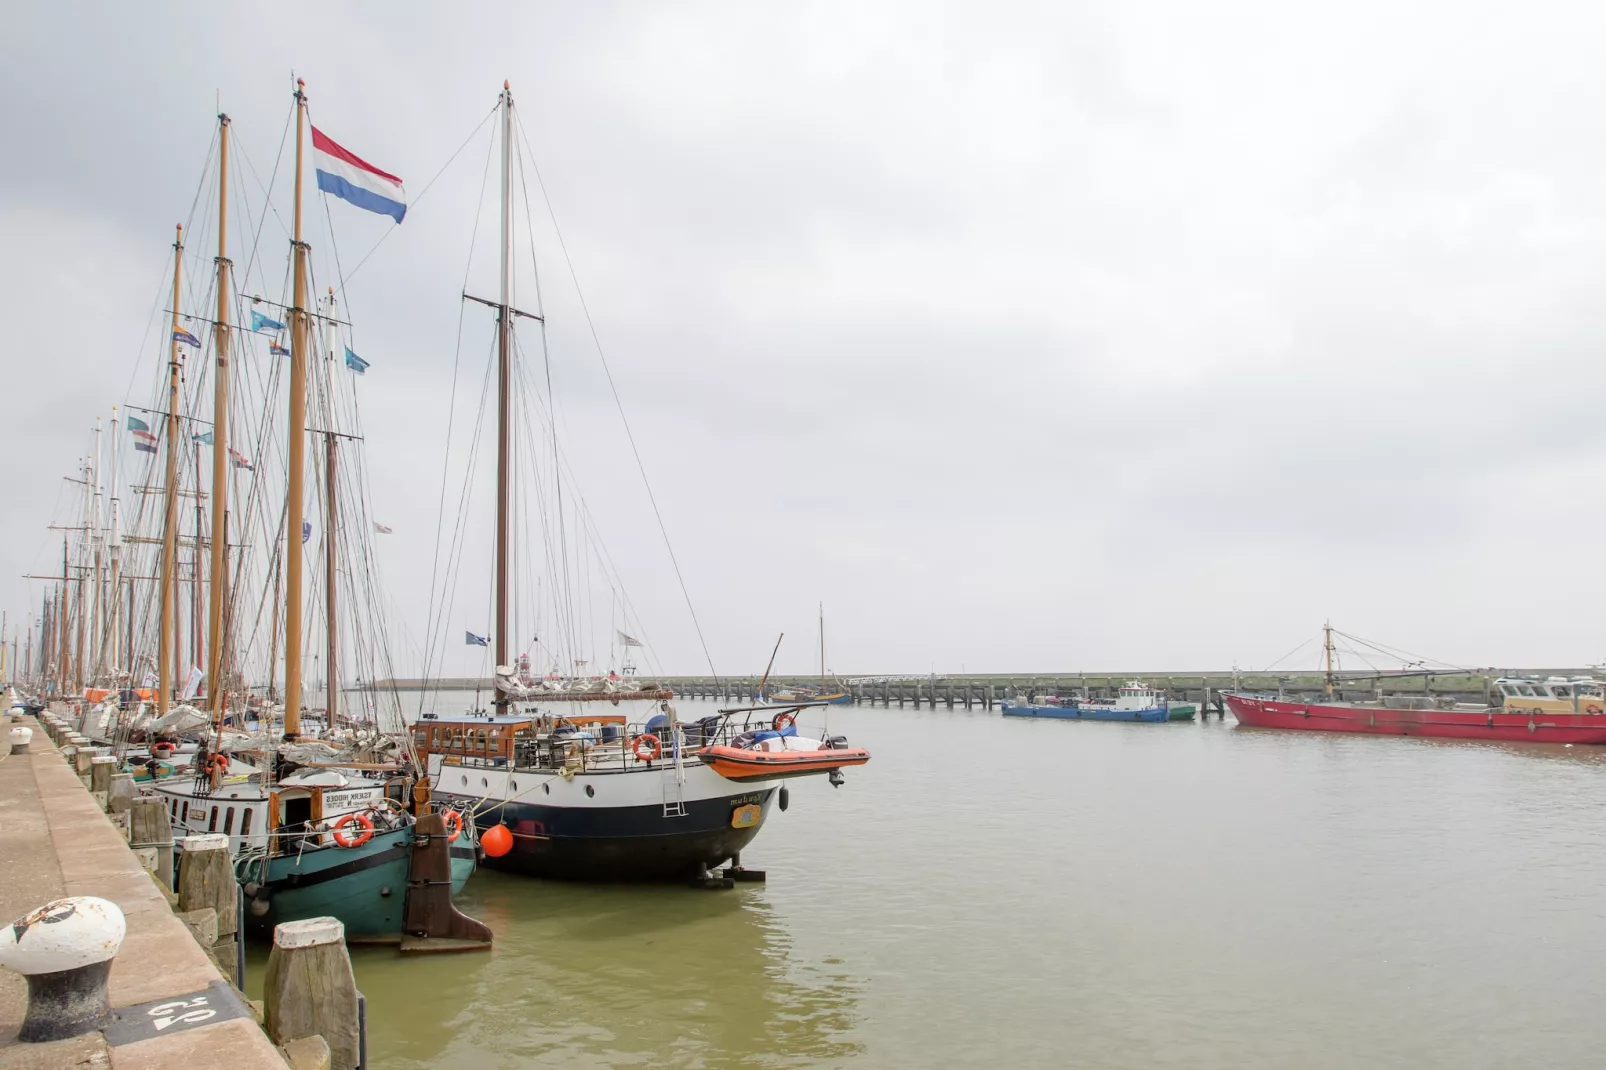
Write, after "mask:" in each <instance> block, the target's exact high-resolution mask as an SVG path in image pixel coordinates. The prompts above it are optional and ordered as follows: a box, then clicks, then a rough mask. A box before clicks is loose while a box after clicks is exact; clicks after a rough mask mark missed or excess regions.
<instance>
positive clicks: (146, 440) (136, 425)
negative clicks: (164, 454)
mask: <svg viewBox="0 0 1606 1070" xmlns="http://www.w3.org/2000/svg"><path fill="white" fill-rule="evenodd" d="M128 433H129V434H131V435H133V436H134V448H135V449H136V450H138V451H139V452H141V453H155V452H156V436H155V435H153V434H151V425H150V424H148V423H146V422H145V421H144V420H141V419H140V418H139V417H138V416H130V417H128Z"/></svg>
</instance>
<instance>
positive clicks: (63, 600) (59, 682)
mask: <svg viewBox="0 0 1606 1070" xmlns="http://www.w3.org/2000/svg"><path fill="white" fill-rule="evenodd" d="M70 575H72V565H71V564H70V563H69V562H68V559H67V536H65V535H63V536H62V537H61V587H60V588H58V589H57V591H56V620H57V621H58V622H59V623H58V625H57V630H58V631H59V632H60V633H61V634H60V637H59V638H58V639H57V640H56V694H57V695H65V694H66V693H67V665H68V662H69V661H71V657H70V656H69V652H68V648H67V584H68V583H70V582H72V581H70V580H69V579H67V577H68V576H70Z"/></svg>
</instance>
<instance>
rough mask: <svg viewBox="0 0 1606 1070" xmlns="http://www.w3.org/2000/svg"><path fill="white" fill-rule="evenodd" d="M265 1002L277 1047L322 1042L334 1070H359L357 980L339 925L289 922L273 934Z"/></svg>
mask: <svg viewBox="0 0 1606 1070" xmlns="http://www.w3.org/2000/svg"><path fill="white" fill-rule="evenodd" d="M262 1001H263V1017H264V1018H265V1019H266V1021H265V1024H266V1026H267V1029H268V1036H269V1037H271V1038H273V1042H274V1043H275V1044H280V1045H284V1044H289V1043H290V1042H291V1041H295V1040H301V1039H303V1038H305V1037H323V1039H324V1041H325V1042H326V1043H327V1044H328V1045H329V1066H330V1070H356V1067H357V1066H358V1065H359V1060H360V1058H361V1051H360V1046H359V1038H358V1024H357V1022H358V1019H357V979H356V978H355V977H354V976H353V975H352V972H351V956H350V954H349V953H348V952H347V951H346V927H345V926H344V925H342V924H341V923H340V921H339V919H337V918H308V919H307V920H305V921H287V922H285V923H284V924H283V925H280V926H278V927H276V928H275V929H274V930H273V950H272V951H270V952H269V953H268V969H267V973H266V976H265V977H264V979H263V982H262Z"/></svg>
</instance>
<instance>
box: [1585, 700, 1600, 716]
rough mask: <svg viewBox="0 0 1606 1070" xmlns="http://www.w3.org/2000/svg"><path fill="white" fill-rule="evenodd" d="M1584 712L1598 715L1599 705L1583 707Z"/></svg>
mask: <svg viewBox="0 0 1606 1070" xmlns="http://www.w3.org/2000/svg"><path fill="white" fill-rule="evenodd" d="M1584 712H1585V713H1593V714H1597V715H1598V714H1599V713H1600V703H1598V702H1591V703H1590V704H1589V705H1587V706H1585V707H1584Z"/></svg>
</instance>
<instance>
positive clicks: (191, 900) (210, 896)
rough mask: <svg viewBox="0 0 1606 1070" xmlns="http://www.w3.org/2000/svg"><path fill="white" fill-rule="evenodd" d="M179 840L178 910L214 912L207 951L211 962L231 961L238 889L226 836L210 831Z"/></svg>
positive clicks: (238, 922) (237, 928) (233, 953)
mask: <svg viewBox="0 0 1606 1070" xmlns="http://www.w3.org/2000/svg"><path fill="white" fill-rule="evenodd" d="M178 842H179V847H180V849H181V850H182V851H183V854H181V855H180V856H179V863H178V909H179V911H180V912H186V911H191V910H203V909H205V908H207V907H210V908H212V909H213V910H215V911H217V933H218V936H217V943H216V944H215V945H214V946H213V947H211V948H209V949H208V951H209V953H210V954H211V955H212V959H213V961H214V962H218V963H225V962H227V963H232V962H234V959H235V951H234V941H235V940H236V939H237V938H238V932H239V928H240V912H239V909H238V904H239V897H240V891H239V885H238V884H237V883H235V880H234V863H233V859H231V858H230V857H229V838H228V837H227V836H224V835H221V834H210V833H209V834H207V835H204V836H186V837H184V838H183V839H181V840H179V841H178ZM224 972H225V973H229V972H232V971H231V970H225V971H224Z"/></svg>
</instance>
